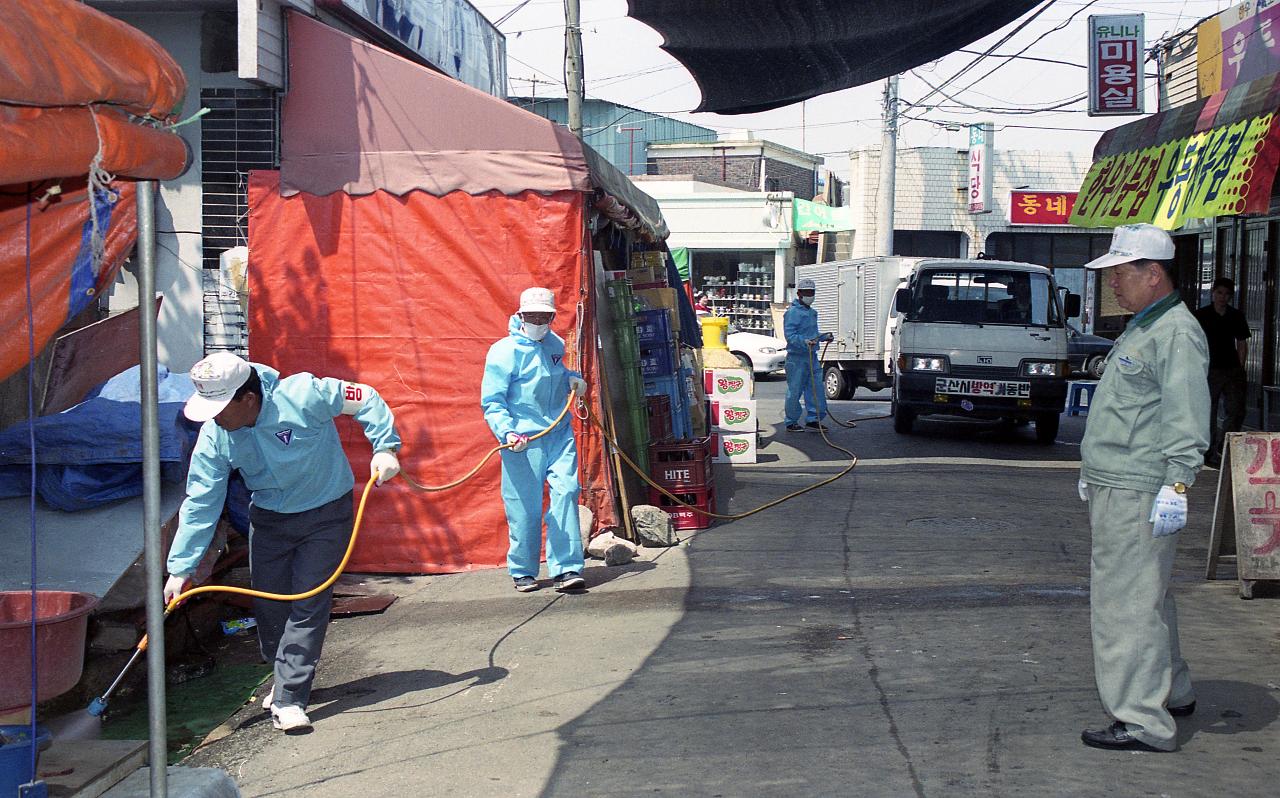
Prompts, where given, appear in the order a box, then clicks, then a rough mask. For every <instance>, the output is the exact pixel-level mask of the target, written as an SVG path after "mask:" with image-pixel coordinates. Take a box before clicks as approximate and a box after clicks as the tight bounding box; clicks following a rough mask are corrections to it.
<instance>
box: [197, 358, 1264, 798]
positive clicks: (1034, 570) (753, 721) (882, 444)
mask: <svg viewBox="0 0 1280 798" xmlns="http://www.w3.org/2000/svg"><path fill="white" fill-rule="evenodd" d="M781 396H782V387H781V383H777V382H769V383H762V384H761V385H760V386H759V391H758V398H760V400H761V408H762V415H763V423H764V424H765V427H764V430H765V433H766V435H770V436H771V438H770V440H769V441H768V442H767V444H766V445H765V446H764V447H763V448H762V451H761V455H762V457H761V459H762V463H761V464H760V465H759V466H756V467H750V468H740V469H736V470H733V471H730V470H729V469H722V470H721V476H722V480H721V484H720V489H721V491H722V493H721V496H722V499H728V501H727V502H722V504H727V505H728V507H729V509H731V510H733V511H741V510H744V509H749V508H751V507H755V506H757V505H759V504H761V503H763V502H764V501H766V500H768V499H771V498H775V497H777V496H780V495H782V494H785V493H787V492H789V491H791V490H794V489H796V488H798V487H801V486H803V485H806V484H810V483H812V482H813V481H816V479H817V478H818V477H819V476H820V475H827V474H829V473H830V472H831V471H832V470H833V469H834V468H836V467H838V466H839V465H840V461H839V454H838V453H836V452H834V451H832V450H831V449H829V448H826V447H825V446H824V445H823V443H822V440H821V437H820V436H818V435H815V434H812V433H794V434H788V433H785V432H781V431H780V429H781V423H780V416H781ZM835 409H836V410H837V412H841V411H843V412H844V413H845V414H852V413H854V412H856V413H860V414H863V415H870V414H875V413H879V412H882V411H883V410H885V409H887V404H885V403H869V402H850V403H836V405H835ZM917 426H918V428H919V433H918V434H916V435H912V436H909V437H903V436H898V435H896V434H895V433H893V432H892V429H891V427H890V425H889V422H888V421H887V420H876V421H865V422H863V423H861V424H860V425H859V427H858V428H857V429H856V430H844V429H837V430H835V431H833V432H832V437H833V438H834V439H835V440H837V441H838V442H840V443H842V444H843V445H846V446H849V448H852V449H854V450H855V451H857V452H858V453H859V454H860V455H861V456H862V458H863V461H862V463H861V464H860V466H859V467H858V468H857V469H856V470H855V471H854V473H853V474H852V475H850V476H849V477H846V478H845V479H843V480H840V481H839V482H837V483H835V484H833V485H831V486H828V487H825V488H822V489H820V490H819V491H816V492H814V493H812V494H808V495H806V496H805V497H802V498H800V499H798V500H795V501H793V502H790V503H788V504H786V505H784V506H783V507H781V508H779V509H777V510H772V511H769V512H765V513H761V514H759V515H756V516H752V517H751V518H748V519H745V520H741V521H734V522H722V523H719V524H717V525H716V526H715V527H713V528H712V529H710V530H707V531H704V532H700V533H697V534H696V535H693V536H692V537H691V538H689V539H688V540H687V541H686V542H685V543H683V544H682V545H681V546H679V547H676V548H673V549H666V550H660V551H654V550H647V554H646V557H645V559H644V560H643V561H640V562H637V563H635V564H632V565H630V566H623V567H621V568H605V567H604V566H599V567H589V568H588V569H587V572H586V574H585V575H586V576H587V578H588V584H589V586H590V589H589V591H588V592H586V593H584V594H582V595H570V596H558V595H556V594H553V593H551V592H549V591H542V592H538V593H533V594H529V595H521V594H517V593H515V591H513V590H512V589H511V587H510V580H509V579H508V577H507V575H506V573H505V571H502V570H496V571H482V572H474V573H467V574H456V575H449V576H432V577H419V578H404V579H394V578H393V579H380V580H378V581H379V582H381V583H383V584H384V585H387V586H389V589H392V590H394V591H396V592H398V593H400V594H401V596H402V598H401V600H400V601H399V602H397V603H396V604H395V605H393V606H392V608H391V609H390V610H389V611H388V612H387V613H384V614H383V615H379V616H370V617H362V618H351V619H345V620H341V621H338V622H335V624H334V626H333V628H332V630H331V632H330V636H329V643H328V649H327V651H326V654H325V658H324V660H323V662H322V665H321V669H320V676H319V679H318V682H317V684H318V689H317V690H316V693H315V698H314V704H313V707H312V711H311V717H312V720H313V721H314V723H315V731H314V732H313V733H312V734H309V735H305V736H297V737H287V736H284V735H281V734H280V733H278V732H274V731H272V730H271V728H270V722H269V720H268V719H266V716H265V714H264V713H263V712H262V711H261V709H259V708H257V706H256V704H251V705H249V706H247V707H246V708H245V709H243V710H242V711H241V712H240V713H239V714H238V715H237V716H236V717H235V718H232V719H231V721H229V723H228V725H227V727H226V730H227V731H228V732H229V733H227V734H226V736H224V737H222V739H220V740H217V741H215V742H212V743H210V744H209V745H207V746H206V747H205V748H204V749H203V750H201V751H199V752H197V754H195V755H194V756H193V757H192V758H191V760H189V762H188V764H201V765H205V764H212V765H219V766H222V767H226V768H227V769H228V770H229V771H230V773H231V775H232V776H233V777H234V778H235V779H236V780H237V782H238V783H239V784H240V788H241V791H242V793H243V794H244V795H304V794H305V795H308V796H312V795H315V796H329V795H335V796H337V795H342V796H350V795H357V794H360V793H365V792H367V793H373V792H375V791H376V792H380V793H382V794H390V795H449V796H467V797H469V796H559V795H571V794H579V793H590V794H593V795H598V796H633V795H653V794H676V793H678V794H681V795H684V796H690V795H691V796H702V795H706V796H771V795H787V796H827V795H847V796H898V795H904V796H912V795H916V796H969V795H1024V794H1035V795H1063V796H1076V795H1080V796H1085V795H1123V796H1134V795H1151V796H1161V795H1167V796H1202V795H1209V794H1218V793H1221V794H1227V795H1234V796H1263V795H1273V794H1274V793H1275V785H1276V784H1277V783H1280V756H1277V753H1278V752H1280V720H1277V716H1278V715H1280V636H1278V633H1277V628H1278V624H1277V622H1276V620H1275V619H1276V601H1275V599H1262V598H1259V599H1255V600H1254V601H1252V602H1246V601H1241V600H1240V599H1239V598H1238V597H1237V595H1236V589H1235V583H1234V582H1214V583H1208V582H1204V581H1203V580H1202V579H1201V575H1202V573H1203V568H1204V561H1205V545H1206V541H1207V539H1208V515H1209V511H1210V510H1211V508H1212V501H1213V485H1212V482H1213V480H1212V479H1211V478H1210V479H1203V480H1202V481H1201V482H1200V483H1199V484H1197V485H1196V486H1195V487H1193V489H1192V494H1191V513H1192V516H1191V525H1190V527H1189V528H1188V529H1187V530H1185V531H1184V532H1182V533H1181V536H1180V547H1179V557H1178V561H1177V564H1176V566H1175V569H1176V580H1177V584H1178V600H1179V611H1180V623H1181V627H1182V642H1183V649H1184V654H1185V655H1186V657H1187V658H1188V660H1189V661H1190V663H1191V668H1192V674H1193V677H1194V678H1195V680H1196V685H1197V691H1198V694H1199V695H1198V697H1199V708H1198V710H1197V712H1196V714H1195V715H1193V716H1191V717H1190V718H1185V719H1182V720H1181V721H1180V722H1179V741H1180V744H1181V750H1180V751H1179V752H1178V753H1176V754H1130V753H1109V752H1103V751H1097V750H1094V749H1089V748H1085V747H1084V746H1082V745H1081V744H1080V742H1079V733H1080V730H1081V729H1082V728H1085V727H1086V726H1088V727H1096V726H1104V725H1106V721H1105V718H1104V716H1103V713H1102V710H1101V707H1100V706H1099V705H1098V701H1097V698H1096V694H1095V692H1094V688H1093V677H1092V659H1091V652H1090V646H1089V636H1088V571H1089V534H1088V525H1087V519H1086V515H1085V509H1084V505H1083V504H1082V503H1081V502H1080V501H1079V499H1078V498H1077V497H1076V495H1075V482H1076V475H1075V469H1076V467H1077V466H1076V461H1077V460H1078V453H1079V449H1078V443H1079V436H1080V433H1081V431H1082V429H1083V424H1082V420H1081V419H1069V418H1064V423H1063V431H1062V435H1061V439H1060V443H1059V444H1057V445H1055V446H1053V447H1040V446H1037V445H1036V444H1035V443H1034V442H1033V435H1032V433H1031V431H1030V429H1027V428H1023V429H1017V428H1003V427H999V426H996V425H980V426H969V425H957V424H947V423H936V424H934V423H930V422H928V421H927V420H926V421H925V422H923V423H921V424H918V425H917ZM1206 476H1212V475H1206Z"/></svg>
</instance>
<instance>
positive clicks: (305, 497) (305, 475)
mask: <svg viewBox="0 0 1280 798" xmlns="http://www.w3.org/2000/svg"><path fill="white" fill-rule="evenodd" d="M252 366H253V368H254V369H256V370H257V372H258V376H259V377H260V378H261V379H262V409H261V411H260V412H259V413H258V419H257V421H255V422H254V424H253V426H249V427H242V428H240V429H238V430H233V431H230V432H228V431H227V430H225V429H223V428H222V427H219V426H218V425H217V423H216V422H214V421H206V422H205V423H204V426H202V427H201V428H200V437H199V439H198V440H197V441H196V445H195V450H194V451H193V452H192V453H191V470H190V471H189V472H188V475H187V498H186V500H185V501H183V503H182V509H181V510H180V512H179V516H178V531H177V533H176V534H175V536H174V539H173V546H172V547H171V548H170V549H169V560H168V569H169V573H170V574H173V575H176V576H185V575H187V574H190V573H191V572H192V571H194V570H195V569H196V566H197V565H199V564H200V560H201V558H202V557H204V553H205V550H206V549H207V548H208V547H209V542H210V541H211V540H212V539H213V532H214V527H215V526H216V525H217V523H218V518H219V516H220V515H221V514H222V506H223V504H224V503H225V502H226V498H227V480H228V478H229V477H230V476H231V470H232V469H233V468H238V469H240V473H241V475H242V476H243V477H244V481H245V484H246V485H247V486H248V488H249V490H250V491H252V493H253V504H254V506H256V507H261V508H263V509H266V510H273V511H275V512H278V513H300V512H303V511H306V510H313V509H315V508H316V507H319V506H320V505H322V504H327V503H329V502H331V501H333V500H334V499H337V498H339V497H340V496H342V495H343V494H344V493H347V492H349V491H350V490H351V489H352V488H353V487H354V486H355V475H354V474H353V473H352V471H351V463H350V462H348V461H347V455H346V453H345V452H343V450H342V443H341V441H339V439H338V428H337V426H336V425H335V424H334V423H333V420H334V418H336V417H337V416H338V415H340V414H341V413H342V405H343V384H344V383H343V381H342V380H339V379H335V378H332V377H315V376H312V375H311V374H307V373H305V372H303V373H300V374H293V375H291V376H288V377H285V378H284V379H281V378H280V372H278V371H276V370H275V369H273V368H270V367H268V366H263V365H261V364H258V363H254V364H252ZM354 418H355V420H356V421H357V422H359V424H360V426H362V427H364V433H365V436H366V437H367V438H368V439H369V443H371V444H372V445H373V450H374V451H375V452H377V451H384V450H385V451H393V450H395V449H396V448H398V447H399V446H400V436H399V435H397V434H396V430H395V419H394V418H393V417H392V414H391V408H389V407H387V403H386V402H385V401H384V400H383V399H382V397H381V396H379V395H378V394H377V393H376V392H373V393H372V394H371V395H370V396H369V397H368V398H367V399H366V400H365V402H364V405H363V407H361V408H360V409H359V410H358V411H357V412H356V413H355V415H354Z"/></svg>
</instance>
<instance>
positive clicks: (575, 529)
mask: <svg viewBox="0 0 1280 798" xmlns="http://www.w3.org/2000/svg"><path fill="white" fill-rule="evenodd" d="M555 316H556V308H555V296H554V295H553V294H552V293H551V291H550V290H549V289H546V288H527V289H525V290H524V292H523V293H521V294H520V310H519V311H518V312H517V313H516V314H515V315H513V316H512V317H511V320H510V323H509V324H508V326H507V329H508V331H509V332H510V335H508V336H507V337H506V338H503V339H502V340H500V341H498V342H497V343H495V344H494V345H493V346H491V347H490V348H489V354H488V356H487V357H486V358H485V363H484V379H483V380H482V382H481V384H480V404H481V406H482V407H483V408H484V420H485V421H486V422H487V423H488V424H489V429H491V430H493V434H494V435H495V436H497V438H498V440H499V441H501V442H502V443H504V444H508V445H509V447H510V448H507V449H503V450H502V501H503V504H504V505H505V508H506V512H507V528H508V533H509V535H510V537H511V544H510V548H509V549H508V550H507V570H508V572H509V573H510V574H511V578H512V579H513V580H514V581H515V588H516V590H519V591H520V592H521V593H528V592H530V591H533V590H537V589H538V587H539V585H538V562H539V559H540V558H539V556H538V555H539V551H540V549H541V548H542V524H543V512H542V486H543V484H544V483H545V484H547V485H549V486H550V488H551V507H550V509H549V510H548V511H547V513H546V525H547V571H548V572H549V573H550V574H551V575H552V577H553V578H554V583H555V588H556V590H575V589H578V588H582V587H584V586H585V585H586V580H584V579H583V578H582V536H581V531H580V528H579V525H578V494H579V493H580V492H581V490H582V488H581V486H580V485H579V483H578V448H577V445H576V444H575V443H574V440H573V427H572V426H571V425H570V424H568V423H565V422H563V421H562V422H561V423H560V424H558V425H557V426H556V427H555V429H553V430H551V432H549V433H547V434H546V435H543V436H542V437H541V438H538V439H537V440H530V439H529V438H530V436H532V435H535V434H537V433H539V432H542V431H543V430H545V429H547V428H548V427H550V426H551V424H552V423H553V422H554V421H555V420H556V417H557V416H559V415H560V411H561V409H563V408H564V403H565V402H566V401H567V400H568V398H569V393H570V392H573V393H574V394H576V395H578V396H582V395H583V394H584V393H586V390H587V383H586V381H585V380H583V379H582V375H580V374H578V373H577V372H576V371H570V370H569V369H567V368H566V367H565V365H564V340H563V339H562V338H560V336H558V335H556V334H555V333H553V332H551V322H552V320H553V319H554V318H555Z"/></svg>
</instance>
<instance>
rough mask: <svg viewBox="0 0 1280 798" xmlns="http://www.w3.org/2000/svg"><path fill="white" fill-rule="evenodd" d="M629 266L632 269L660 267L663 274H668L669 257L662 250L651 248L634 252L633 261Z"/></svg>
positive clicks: (632, 254)
mask: <svg viewBox="0 0 1280 798" xmlns="http://www.w3.org/2000/svg"><path fill="white" fill-rule="evenodd" d="M628 268H631V269H645V268H649V269H659V270H661V272H662V274H663V275H664V279H665V275H666V273H667V272H666V268H667V259H666V255H665V254H664V253H663V252H661V251H660V250H650V251H647V252H632V253H631V263H630V264H629V266H628Z"/></svg>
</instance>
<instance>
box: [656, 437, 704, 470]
mask: <svg viewBox="0 0 1280 798" xmlns="http://www.w3.org/2000/svg"><path fill="white" fill-rule="evenodd" d="M710 459H711V436H710V435H708V436H706V437H703V438H692V439H689V440H680V441H669V442H666V443H654V444H650V446H649V462H650V463H651V464H653V465H657V464H658V463H687V462H689V461H695V462H701V461H703V460H710Z"/></svg>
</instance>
